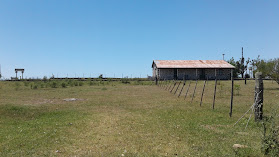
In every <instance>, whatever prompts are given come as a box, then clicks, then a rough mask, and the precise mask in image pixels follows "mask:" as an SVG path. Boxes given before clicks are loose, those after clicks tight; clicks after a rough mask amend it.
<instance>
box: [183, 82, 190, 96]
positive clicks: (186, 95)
mask: <svg viewBox="0 0 279 157" xmlns="http://www.w3.org/2000/svg"><path fill="white" fill-rule="evenodd" d="M190 85H191V81H190V82H189V85H188V88H187V91H186V93H185V96H184V100H185V99H186V97H187V94H188V91H189V88H190Z"/></svg>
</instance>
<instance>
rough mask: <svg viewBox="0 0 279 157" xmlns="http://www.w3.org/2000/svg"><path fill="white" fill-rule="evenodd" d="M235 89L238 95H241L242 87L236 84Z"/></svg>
mask: <svg viewBox="0 0 279 157" xmlns="http://www.w3.org/2000/svg"><path fill="white" fill-rule="evenodd" d="M234 89H235V90H236V91H237V95H239V90H240V85H238V84H235V85H234Z"/></svg>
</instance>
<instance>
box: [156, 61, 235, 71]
mask: <svg viewBox="0 0 279 157" xmlns="http://www.w3.org/2000/svg"><path fill="white" fill-rule="evenodd" d="M153 64H155V65H156V67H157V68H217V69H218V68H228V69H232V68H235V67H234V66H232V65H231V64H229V63H228V62H226V61H224V60H154V61H153ZM153 64H152V67H153Z"/></svg>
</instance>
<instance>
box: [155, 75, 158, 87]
mask: <svg viewBox="0 0 279 157" xmlns="http://www.w3.org/2000/svg"><path fill="white" fill-rule="evenodd" d="M155 84H156V85H158V77H157V76H156V77H155Z"/></svg>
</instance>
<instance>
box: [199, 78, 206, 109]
mask: <svg viewBox="0 0 279 157" xmlns="http://www.w3.org/2000/svg"><path fill="white" fill-rule="evenodd" d="M205 84H206V80H204V84H203V89H202V95H201V102H200V106H201V105H202V98H203V93H204V88H205Z"/></svg>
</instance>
